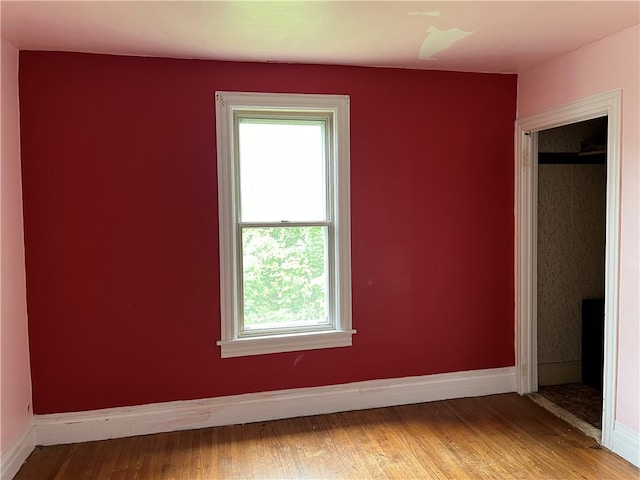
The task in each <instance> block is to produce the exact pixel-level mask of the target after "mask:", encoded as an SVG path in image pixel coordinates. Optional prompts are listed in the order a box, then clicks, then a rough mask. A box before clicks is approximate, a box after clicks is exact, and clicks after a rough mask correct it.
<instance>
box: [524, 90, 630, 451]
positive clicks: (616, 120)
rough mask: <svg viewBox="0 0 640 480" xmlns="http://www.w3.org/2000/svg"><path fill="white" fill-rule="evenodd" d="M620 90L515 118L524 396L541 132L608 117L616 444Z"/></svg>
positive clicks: (608, 292) (608, 412)
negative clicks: (539, 138) (539, 135)
mask: <svg viewBox="0 0 640 480" xmlns="http://www.w3.org/2000/svg"><path fill="white" fill-rule="evenodd" d="M620 114H621V92H620V90H614V91H610V92H605V93H602V94H599V95H594V96H592V97H589V98H586V99H582V100H578V101H576V102H573V103H571V104H567V105H562V106H560V107H556V108H553V109H550V110H547V111H544V112H541V113H539V114H535V115H530V116H527V117H523V118H520V119H518V121H517V122H516V155H515V158H516V168H515V212H516V222H515V284H516V295H515V336H516V339H515V347H516V373H517V376H516V384H517V391H518V393H520V394H530V393H533V392H536V391H537V390H538V374H539V372H538V343H537V338H538V325H537V308H538V305H537V303H538V301H537V289H538V285H537V272H536V269H537V254H538V252H537V239H538V237H537V229H538V225H537V214H538V212H537V200H538V199H537V195H538V134H539V132H541V131H544V130H548V129H552V128H556V127H562V126H565V125H570V124H574V123H578V122H583V121H587V120H593V119H597V118H601V117H606V119H607V138H606V151H607V154H606V158H607V162H606V220H605V260H604V264H605V266H604V317H605V321H604V340H603V344H604V366H603V380H602V392H603V404H602V405H603V409H602V430H601V438H600V442H601V444H602V445H603V446H605V447H607V448H612V437H613V426H614V419H615V411H614V408H615V404H616V393H617V389H616V371H617V364H616V361H617V343H616V340H617V332H618V328H617V326H618V303H617V299H618V271H619V267H618V258H619V252H618V249H619V245H618V242H619V210H620V187H619V185H620V142H621V136H620V134H621V132H620Z"/></svg>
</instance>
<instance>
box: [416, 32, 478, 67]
mask: <svg viewBox="0 0 640 480" xmlns="http://www.w3.org/2000/svg"><path fill="white" fill-rule="evenodd" d="M472 33H473V32H465V31H464V30H461V29H459V28H450V29H448V30H440V29H439V28H437V27H434V26H433V25H431V26H430V27H429V28H428V29H427V36H426V37H425V39H424V40H423V42H422V45H421V46H420V52H419V53H418V58H419V59H420V60H435V58H434V57H435V56H436V55H438V54H439V53H441V52H443V51H445V50H446V49H448V48H449V47H451V46H452V45H454V44H455V43H457V42H459V41H460V40H462V39H464V38H466V37H467V36H469V35H471V34H472Z"/></svg>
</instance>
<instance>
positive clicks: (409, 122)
mask: <svg viewBox="0 0 640 480" xmlns="http://www.w3.org/2000/svg"><path fill="white" fill-rule="evenodd" d="M216 90H240V91H241V90H246V91H270V92H302V93H305V92H306V93H335V94H348V95H350V96H351V147H352V149H351V205H352V212H351V219H352V245H353V247H352V257H353V259H352V271H353V326H354V328H355V329H357V331H358V333H357V334H356V335H355V336H354V340H353V342H354V345H353V347H351V348H339V349H330V350H316V351H306V352H294V353H284V354H274V355H263V356H256V357H244V358H231V359H221V358H220V351H219V348H218V347H217V346H216V344H215V342H216V340H218V339H219V334H220V331H219V329H220V325H219V323H220V320H219V317H220V304H219V280H218V231H217V192H216V184H217V183H216V182H217V180H216V140H215V115H214V92H215V91H216ZM515 106H516V77H515V76H513V75H490V74H468V73H453V72H433V71H410V70H395V69H374V68H358V67H338V66H317V65H275V64H248V63H228V62H213V61H196V60H170V59H157V58H137V57H116V56H101V55H87V54H68V53H45V52H21V54H20V107H21V135H22V169H23V179H22V181H23V195H24V219H25V220H24V221H25V243H26V268H27V296H28V313H29V335H30V348H31V367H32V379H33V400H34V410H35V412H36V413H39V414H44V413H52V412H67V411H77V410H90V409H95V408H104V407H114V406H125V405H135V404H144V403H150V402H162V401H171V400H183V399H194V398H205V397H215V396H221V395H231V394H240V393H247V392H257V391H267V390H277V389H285V388H295V387H307V386H316V385H327V384H337V383H345V382H353V381H360V380H368V379H376V378H391V377H404V376H411V375H426V374H434V373H444V372H454V371H463V370H475V369H483V368H492V367H504V366H511V365H514V347H513V344H514V340H513V335H514V331H513V324H514V322H513V299H514V284H513V271H514V266H513V226H514V225H513V173H514V172H513V123H514V119H515Z"/></svg>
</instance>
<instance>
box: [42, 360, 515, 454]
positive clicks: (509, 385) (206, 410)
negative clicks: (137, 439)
mask: <svg viewBox="0 0 640 480" xmlns="http://www.w3.org/2000/svg"><path fill="white" fill-rule="evenodd" d="M515 390H516V370H515V367H505V368H494V369H487V370H474V371H467V372H455V373H444V374H438V375H426V376H421V377H406V378H395V379H385V380H370V381H365V382H355V383H347V384H342V385H330V386H322V387H311V388H298V389H292V390H279V391H273V392H264V393H251V394H245V395H233V396H228V397H218V398H209V399H204V400H188V401H180V402H167V403H156V404H150V405H141V406H135V407H120V408H110V409H104V410H93V411H88V412H75V413H61V414H50V415H37V416H36V417H35V433H36V445H58V444H64V443H75V442H86V441H93V440H104V439H108V438H120V437H129V436H134V435H146V434H151V433H160V432H171V431H177V430H189V429H196V428H207V427H215V426H222V425H235V424H242V423H250V422H260V421H266V420H275V419H280V418H292V417H302V416H307V415H320V414H325V413H334V412H343V411H349V410H362V409H366V408H376V407H387V406H393V405H405V404H411V403H421V402H430V401H435V400H446V399H450V398H462V397H476V396H482V395H492V394H498V393H507V392H515Z"/></svg>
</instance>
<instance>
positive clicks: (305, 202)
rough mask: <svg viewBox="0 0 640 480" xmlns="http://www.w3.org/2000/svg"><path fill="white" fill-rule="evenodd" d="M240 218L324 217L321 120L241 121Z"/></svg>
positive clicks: (293, 218) (324, 182)
mask: <svg viewBox="0 0 640 480" xmlns="http://www.w3.org/2000/svg"><path fill="white" fill-rule="evenodd" d="M238 144H239V164H240V195H241V197H240V211H241V214H240V215H241V221H242V222H279V221H282V220H286V221H296V220H298V221H300V220H324V219H325V217H326V200H325V198H326V196H325V190H326V175H325V174H324V171H325V166H324V123H323V122H322V123H319V122H304V121H291V120H289V121H285V120H279V121H275V120H256V119H240V120H239V121H238Z"/></svg>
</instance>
